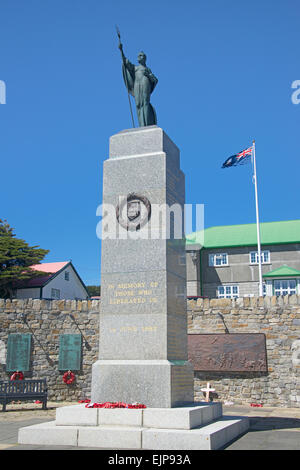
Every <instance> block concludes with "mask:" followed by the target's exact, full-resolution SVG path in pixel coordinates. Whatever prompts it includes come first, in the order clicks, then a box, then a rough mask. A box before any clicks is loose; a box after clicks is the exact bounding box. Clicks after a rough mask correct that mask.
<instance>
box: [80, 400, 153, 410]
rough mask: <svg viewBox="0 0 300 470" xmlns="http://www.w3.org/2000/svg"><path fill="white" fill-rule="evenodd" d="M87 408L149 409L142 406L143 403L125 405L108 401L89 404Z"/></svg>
mask: <svg viewBox="0 0 300 470" xmlns="http://www.w3.org/2000/svg"><path fill="white" fill-rule="evenodd" d="M85 407H86V408H130V409H141V408H147V407H146V405H142V404H141V403H132V404H129V403H123V402H121V401H118V402H110V401H106V402H104V403H89V404H87V405H85Z"/></svg>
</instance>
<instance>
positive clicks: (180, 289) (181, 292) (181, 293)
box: [176, 284, 186, 298]
mask: <svg viewBox="0 0 300 470" xmlns="http://www.w3.org/2000/svg"><path fill="white" fill-rule="evenodd" d="M176 297H183V298H185V297H186V286H185V285H184V284H179V285H178V286H177V287H176Z"/></svg>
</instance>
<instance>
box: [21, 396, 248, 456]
mask: <svg viewBox="0 0 300 470" xmlns="http://www.w3.org/2000/svg"><path fill="white" fill-rule="evenodd" d="M248 427H249V420H248V418H245V417H239V416H236V417H235V416H230V417H224V416H222V404H221V403H217V402H215V403H200V404H197V406H194V407H181V408H170V409H166V408H160V409H158V408H146V409H122V408H121V409H105V408H85V406H84V405H74V406H67V407H62V408H58V409H57V410H56V420H55V421H52V422H47V423H42V424H36V425H33V426H28V427H25V428H21V429H20V430H19V436H18V442H19V444H30V445H47V446H48V445H55V446H58V445H61V446H76V447H93V448H99V449H114V450H117V449H147V450H179V449H180V450H217V449H220V448H222V447H224V446H225V445H226V444H227V443H229V442H230V441H232V440H233V439H235V438H236V437H238V436H239V435H241V434H243V433H245V432H246V431H247V430H248Z"/></svg>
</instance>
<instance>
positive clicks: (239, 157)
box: [222, 147, 253, 168]
mask: <svg viewBox="0 0 300 470" xmlns="http://www.w3.org/2000/svg"><path fill="white" fill-rule="evenodd" d="M252 150H253V147H249V148H247V149H245V150H242V151H241V152H239V153H237V154H236V155H231V157H229V158H227V160H226V161H225V162H224V163H223V165H222V168H228V167H230V166H237V165H242V164H243V163H246V162H247V161H248V160H249V158H250V157H251V155H252Z"/></svg>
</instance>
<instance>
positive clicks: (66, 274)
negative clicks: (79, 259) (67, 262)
mask: <svg viewBox="0 0 300 470" xmlns="http://www.w3.org/2000/svg"><path fill="white" fill-rule="evenodd" d="M69 280H70V273H69V271H65V281H69Z"/></svg>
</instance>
